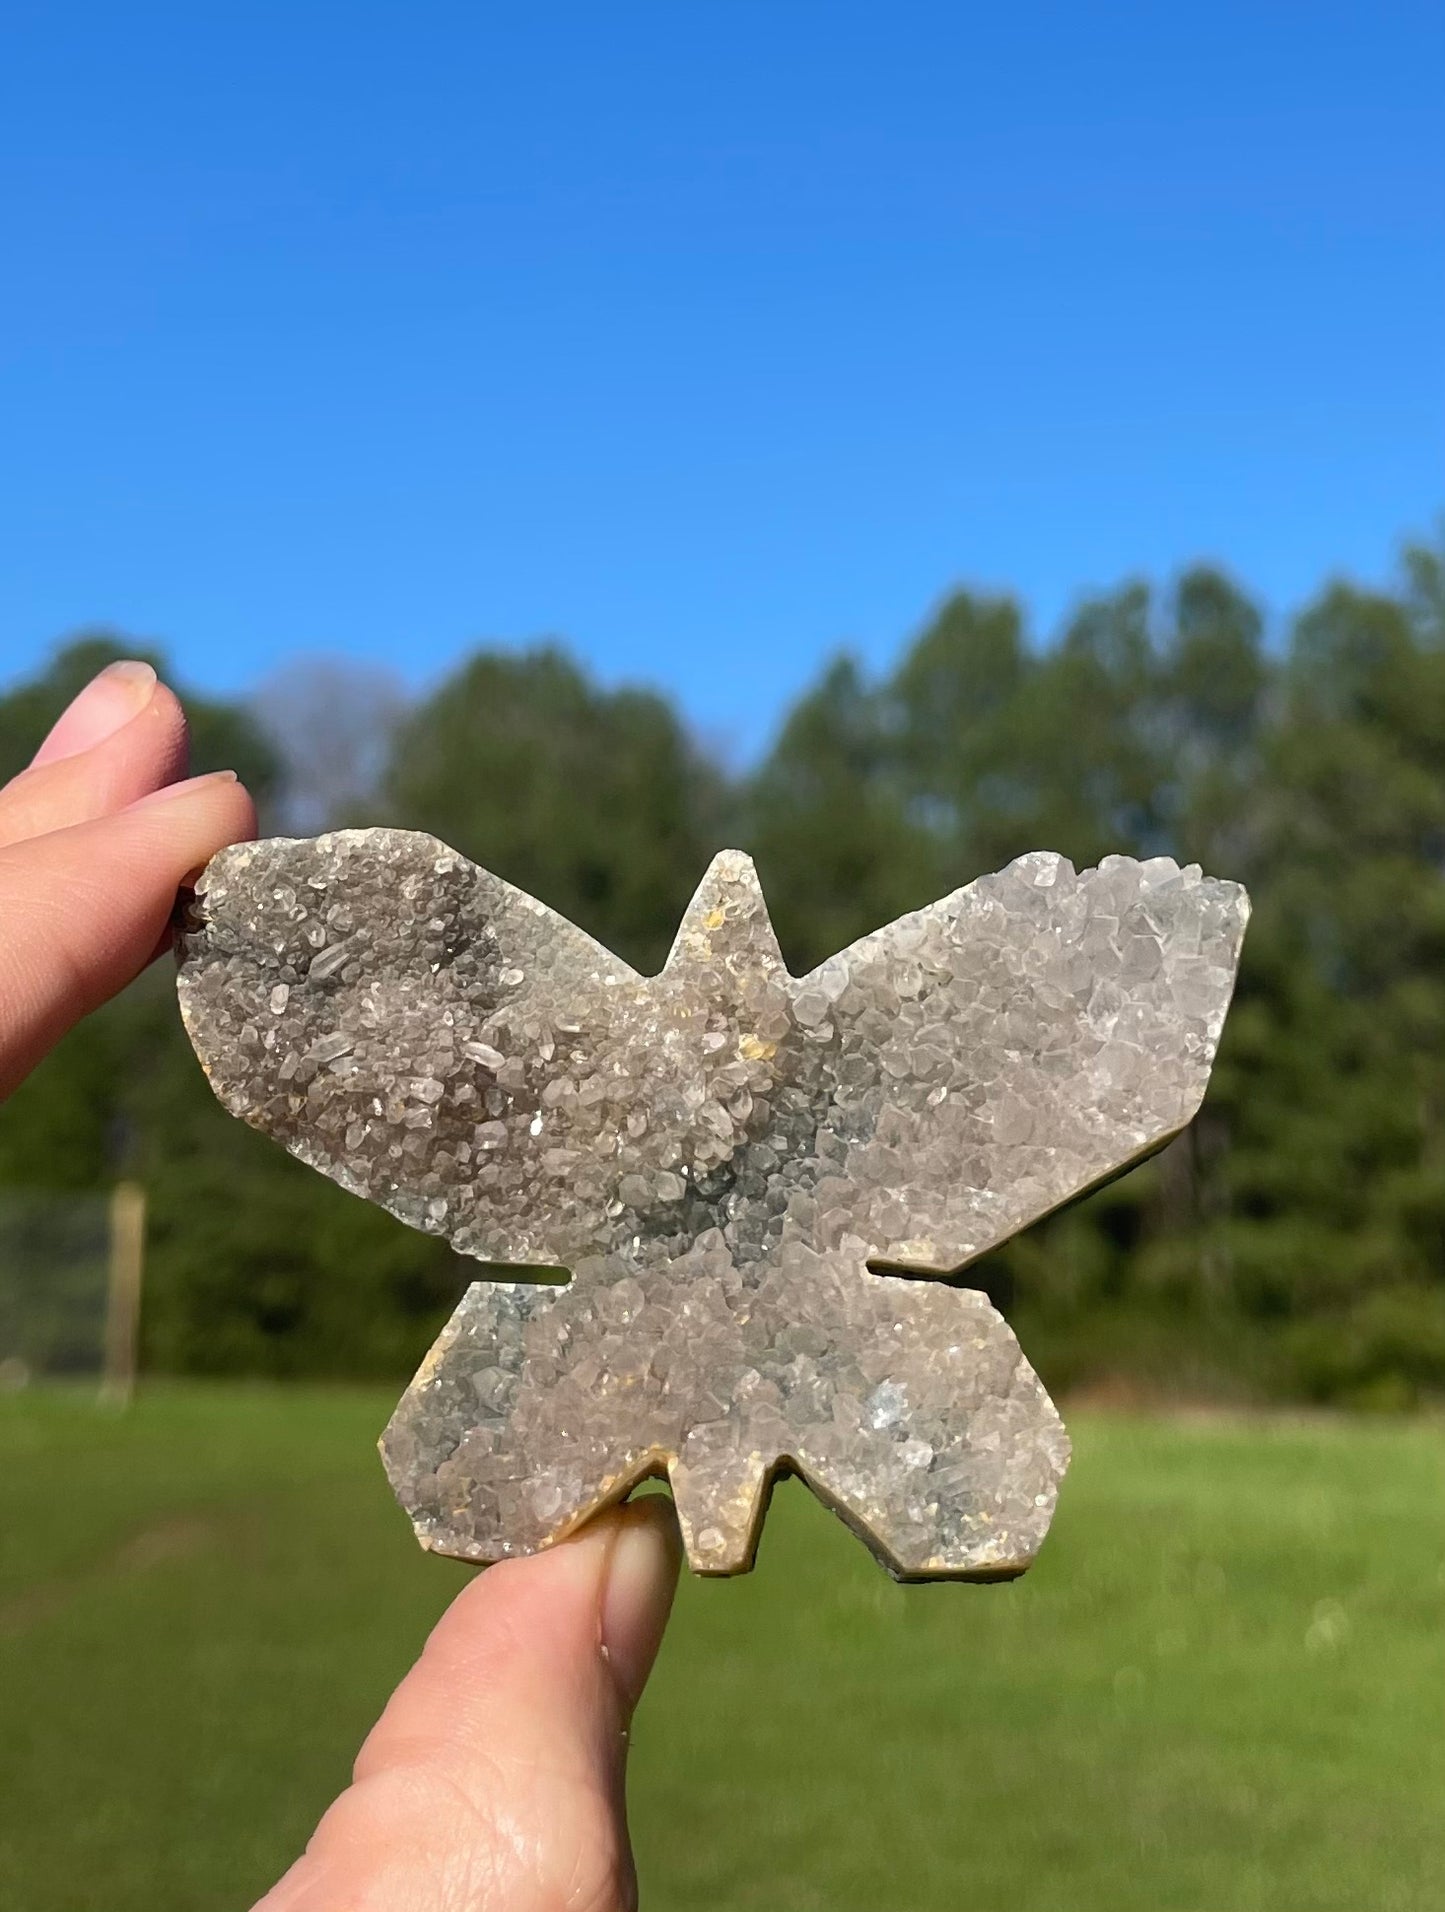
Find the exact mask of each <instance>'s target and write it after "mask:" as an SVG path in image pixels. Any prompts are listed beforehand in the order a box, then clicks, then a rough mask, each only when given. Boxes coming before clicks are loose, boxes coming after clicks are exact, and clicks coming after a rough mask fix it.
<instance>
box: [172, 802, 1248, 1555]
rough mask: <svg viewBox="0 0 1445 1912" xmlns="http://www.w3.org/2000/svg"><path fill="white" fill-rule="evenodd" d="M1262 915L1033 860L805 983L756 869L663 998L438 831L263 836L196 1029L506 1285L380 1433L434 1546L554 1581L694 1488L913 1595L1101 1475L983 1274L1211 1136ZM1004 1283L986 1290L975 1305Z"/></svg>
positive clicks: (208, 1057)
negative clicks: (544, 1555)
mask: <svg viewBox="0 0 1445 1912" xmlns="http://www.w3.org/2000/svg"><path fill="white" fill-rule="evenodd" d="M1247 913H1248V904H1247V900H1246V898H1245V895H1244V892H1243V891H1242V890H1241V889H1240V888H1239V887H1238V886H1237V885H1235V884H1232V883H1224V882H1217V881H1212V880H1209V879H1206V878H1204V877H1202V876H1201V875H1200V873H1199V871H1198V869H1197V868H1194V867H1191V868H1188V869H1185V870H1180V869H1179V868H1178V867H1177V866H1176V865H1175V864H1173V863H1172V862H1170V861H1169V860H1168V859H1165V858H1155V859H1152V860H1151V861H1149V862H1147V863H1142V864H1141V863H1137V862H1134V861H1132V860H1131V859H1129V858H1126V857H1111V858H1108V859H1106V860H1105V862H1104V863H1103V864H1102V865H1101V866H1100V868H1099V869H1097V870H1091V871H1086V872H1083V873H1081V874H1076V873H1075V871H1074V869H1073V868H1072V866H1071V865H1070V864H1069V863H1068V862H1066V861H1065V860H1064V859H1062V858H1060V857H1056V856H1051V855H1046V854H1034V855H1030V856H1025V857H1021V858H1019V859H1018V861H1017V862H1015V863H1013V864H1011V865H1010V866H1009V868H1008V869H1006V870H1004V871H1002V872H1000V873H999V874H997V875H994V876H988V877H984V878H982V879H980V880H979V881H977V882H975V883H972V884H970V885H969V886H968V887H967V888H965V889H961V890H958V891H956V892H955V893H954V894H953V895H951V896H948V897H945V898H944V899H943V900H942V901H940V902H938V903H935V904H932V905H931V906H930V907H928V908H927V909H923V910H919V911H917V912H915V913H914V914H913V915H911V916H906V917H902V918H900V919H899V920H898V921H897V922H895V923H892V924H890V925H888V927H887V928H885V929H882V930H879V931H878V932H877V933H876V934H874V935H872V936H868V937H865V938H864V939H863V940H862V941H861V942H858V943H856V944H854V945H853V946H852V947H851V948H850V949H847V950H845V951H843V952H841V953H840V954H839V955H837V956H834V957H831V958H830V959H829V960H828V962H826V963H824V964H823V965H822V966H821V967H820V968H819V969H817V970H815V971H814V972H813V974H812V975H810V976H807V977H804V978H802V979H801V980H795V979H793V978H792V977H790V976H789V975H788V974H787V972H786V970H785V968H784V966H783V963H782V960H781V957H780V955H779V953H778V948H777V944H776V941H775V938H774V936H773V931H772V927H771V924H770V922H769V919H768V914H767V909H766V906H765V904H764V902H763V898H762V894H761V891H760V889H759V887H758V884H757V879H756V876H755V874H754V872H753V867H752V864H751V863H750V862H749V860H748V859H747V858H746V857H744V856H741V855H739V854H738V853H736V852H732V851H725V852H724V853H723V854H722V855H720V856H719V857H717V858H716V859H715V861H714V863H713V865H712V867H711V868H710V869H709V871H708V873H707V875H706V877H705V878H704V880H703V883H702V885H701V887H700V888H699V890H698V893H697V895H696V897H695V898H694V900H693V903H692V904H691V906H690V907H689V909H688V912H687V915H686V917H685V918H684V921H683V924H682V927H681V929H680V930H679V932H678V937H677V941H676V944H675V945H674V948H673V952H672V955H671V957H670V958H669V960H668V963H667V966H666V967H665V969H664V970H663V972H662V974H661V975H660V976H657V977H654V978H644V977H640V976H638V975H637V974H635V973H634V972H633V971H632V970H630V969H629V968H627V967H626V965H625V964H623V963H621V962H619V961H618V960H617V959H616V958H615V957H614V956H612V955H610V954H609V953H608V952H607V951H606V950H604V949H603V948H601V947H600V946H599V945H598V944H596V943H595V942H593V941H592V940H591V939H590V938H589V937H587V936H586V935H584V934H583V932H582V931H580V930H578V929H576V928H575V927H574V926H573V925H571V924H570V923H567V922H565V921H564V920H563V919H562V918H560V917H558V916H557V915H555V914H554V913H553V912H552V911H550V910H548V909H546V908H545V907H544V906H543V905H542V904H540V903H538V902H536V901H535V900H534V899H533V898H531V897H528V896H526V895H524V894H523V893H522V892H521V891H519V890H516V889H514V888H512V887H511V886H510V885H509V884H507V883H504V882H503V881H502V880H501V879H500V878H498V877H495V876H493V875H491V874H490V873H488V872H487V871H484V870H481V869H478V868H477V867H476V866H475V865H473V864H471V863H469V862H467V861H466V860H465V859H464V858H462V857H461V856H459V855H457V854H456V853H455V852H454V851H451V850H449V849H447V848H446V847H445V846H444V845H443V844H441V843H438V842H437V841H436V840H435V839H433V838H430V837H425V836H420V835H416V834H414V833H411V832H406V831H396V830H368V831H344V832H338V833H335V834H333V835H330V836H323V837H320V838H317V839H314V840H308V841H300V842H292V841H284V840H272V841H268V842H262V843H256V844H246V845H238V846H236V847H235V848H232V849H229V850H226V851H223V852H222V853H221V855H220V856H218V857H217V858H216V859H215V860H214V861H213V862H212V863H211V865H210V866H209V868H208V869H207V871H206V872H205V874H204V876H203V878H202V879H201V881H200V883H199V884H198V886H197V898H196V905H195V908H194V910H193V912H192V917H191V921H190V924H189V926H188V929H187V932H186V934H185V937H184V939H183V950H182V964H181V972H180V995H181V1004H182V1009H183V1012H184V1015H185V1020H186V1025H187V1028H188V1029H189V1031H190V1033H191V1036H192V1039H193V1041H194V1043H195V1046H196V1048H197V1051H198V1053H199V1054H200V1056H201V1059H202V1061H203V1063H204V1065H205V1067H206V1070H207V1073H208V1074H209V1076H210V1078H211V1081H212V1083H213V1085H214V1087H215V1089H216V1092H217V1094H218V1095H219V1096H220V1097H221V1100H222V1101H223V1102H224V1103H225V1105H226V1107H227V1108H228V1109H230V1110H231V1111H232V1113H233V1114H235V1115H238V1116H240V1117H242V1118H243V1119H244V1120H245V1121H247V1122H250V1123H252V1124H253V1125H254V1126H255V1127H257V1128H260V1129H263V1130H265V1131H266V1132H267V1133H268V1134H271V1135H273V1136H275V1137H276V1138H277V1139H278V1140H280V1141H281V1142H283V1143H284V1144H285V1145H286V1146H287V1147H288V1148H289V1149H291V1150H292V1151H293V1152H294V1153H295V1154H296V1155H298V1156H300V1157H301V1158H302V1159H303V1160H304V1161H306V1162H309V1163H311V1164H312V1166H314V1167H316V1168H319V1169H320V1170H322V1171H323V1172H324V1173H325V1174H327V1175H330V1176H332V1177H334V1178H335V1180H337V1181H338V1182H340V1183H341V1184H342V1185H343V1186H344V1187H346V1188H348V1189H350V1190H352V1191H353V1192H354V1193H356V1194H358V1195H364V1196H367V1197H369V1198H370V1199H371V1200H373V1201H376V1202H379V1203H381V1204H382V1206H384V1207H386V1208H388V1209H390V1210H391V1212H392V1213H393V1214H396V1215H398V1216H400V1217H401V1219H402V1220H403V1221H406V1222H408V1223H410V1224H411V1225H412V1226H414V1227H417V1228H422V1229H426V1230H429V1231H430V1232H432V1233H435V1234H440V1235H444V1236H445V1237H446V1238H447V1239H448V1240H449V1241H450V1242H451V1243H452V1244H453V1245H454V1246H455V1247H456V1248H457V1249H458V1250H460V1251H461V1252H462V1253H464V1254H468V1255H473V1256H476V1257H477V1258H479V1259H481V1260H485V1261H489V1262H503V1263H532V1264H535V1265H538V1266H539V1267H546V1268H549V1269H551V1268H557V1267H561V1268H565V1269H567V1270H569V1271H570V1277H571V1278H570V1281H569V1282H568V1283H567V1284H566V1285H565V1286H554V1285H545V1286H544V1285H536V1284H533V1283H529V1282H526V1281H523V1280H517V1281H495V1280H483V1281H478V1282H477V1283H475V1284H474V1285H473V1287H472V1288H471V1289H470V1290H469V1291H468V1293H467V1295H466V1296H465V1298H464V1299H463V1301H462V1303H461V1305H460V1306H459V1307H458V1309H457V1311H456V1313H455V1315H454V1316H453V1318H452V1320H451V1321H450V1322H449V1323H448V1325H447V1327H446V1329H445V1330H444V1331H443V1333H442V1336H441V1337H440V1339H439V1340H438V1342H437V1344H436V1346H435V1347H434V1348H433V1350H432V1351H431V1353H430V1355H429V1356H428V1358H427V1360H426V1362H425V1363H424V1364H423V1366H422V1369H421V1371H420V1372H419V1373H418V1375H417V1377H416V1379H415V1381H414V1382H413V1383H412V1385H411V1387H410V1388H409V1389H408V1391H407V1393H406V1395H405V1396H404V1397H403V1399H402V1402H401V1404H400V1406H399V1408H398V1410H397V1413H396V1415H395V1417H394V1419H393V1420H392V1422H391V1425H390V1426H389V1428H388V1429H387V1432H386V1434H385V1436H384V1438H383V1454H384V1458H385V1461H386V1465H387V1469H388V1472H389V1474H390V1477H391V1479H392V1482H393V1484H394V1486H395V1488H396V1490H397V1493H398V1495H399V1496H400V1498H401V1500H402V1501H403V1504H404V1505H405V1506H406V1507H407V1509H408V1511H409V1512H410V1514H411V1517H412V1519H413V1521H414V1523H415V1525H416V1528H417V1532H418V1534H419V1535H420V1537H421V1539H422V1540H423V1542H424V1543H425V1544H426V1545H427V1546H430V1547H433V1548H435V1549H437V1550H438V1551H441V1552H445V1553H452V1554H457V1555H460V1556H462V1557H464V1558H467V1559H473V1560H494V1559H499V1558H502V1557H504V1556H507V1555H511V1554H519V1553H528V1552H532V1551H535V1550H536V1549H538V1548H539V1547H542V1546H545V1545H547V1544H549V1543H550V1542H551V1541H553V1540H555V1539H557V1538H559V1537H560V1536H561V1535H563V1534H565V1533H567V1532H569V1531H570V1530H571V1529H572V1528H573V1527H575V1526H576V1525H577V1524H578V1522H579V1521H581V1520H582V1519H584V1518H586V1516H587V1515H588V1514H589V1513H591V1512H593V1511H594V1510H595V1509H596V1508H597V1507H599V1506H600V1505H602V1504H604V1503H605V1502H606V1501H608V1500H609V1499H613V1498H616V1497H617V1496H618V1495H619V1494H621V1493H624V1492H625V1491H626V1490H627V1489H628V1488H629V1487H630V1486H631V1485H632V1484H633V1483H635V1481H636V1480H638V1479H639V1478H641V1477H643V1476H644V1475H646V1474H649V1473H655V1472H660V1471H663V1470H666V1472H667V1473H668V1475H669V1476H670V1479H671V1483H672V1488H673V1492H674V1495H675V1498H676V1500H677V1504H678V1511H679V1515H680V1518H681V1521H682V1526H683V1532H684V1538H685V1540H686V1543H687V1548H688V1554H689V1559H690V1561H691V1564H692V1566H693V1567H694V1569H695V1570H697V1571H699V1572H712V1573H729V1572H737V1571H740V1570H743V1569H745V1568H746V1567H747V1566H748V1565H750V1564H751V1559H752V1554H753V1549H754V1546H755V1543H756V1536H757V1529H758V1525H759V1522H760V1520H761V1515H762V1509H763V1507H764V1505H765V1501H766V1494H767V1489H768V1484H769V1482H770V1480H771V1478H772V1476H773V1474H774V1472H775V1470H776V1469H777V1468H778V1466H779V1465H782V1466H785V1467H789V1468H791V1469H792V1470H793V1471H796V1472H798V1473H801V1474H802V1475H803V1476H804V1477H805V1478H806V1479H807V1480H808V1481H809V1482H810V1484H812V1485H813V1487H814V1488H815V1489H816V1491H818V1492H819V1493H820V1494H821V1495H822V1496H823V1497H824V1498H825V1499H826V1500H827V1501H829V1502H830V1503H831V1504H832V1505H834V1506H835V1507H836V1508H837V1509H838V1511H839V1512H840V1513H841V1514H842V1515H843V1517H844V1518H845V1519H846V1520H847V1521H848V1522H849V1524H850V1525H852V1526H853V1527H854V1528H855V1529H856V1530H857V1531H858V1532H859V1533H860V1534H861V1535H862V1536H863V1537H864V1538H865V1539H866V1540H867V1541H868V1542H869V1544H870V1545H871V1546H872V1547H873V1548H874V1550H875V1551H876V1552H877V1553H878V1555H879V1557H880V1558H881V1559H883V1560H884V1562H885V1563H886V1564H887V1565H888V1566H889V1567H890V1568H891V1569H892V1570H893V1571H894V1572H895V1573H898V1574H900V1575H903V1576H906V1577H930V1576H935V1575H964V1576H970V1577H994V1576H999V1575H1004V1574H1009V1573H1014V1572H1018V1571H1020V1570H1021V1569H1022V1568H1023V1567H1024V1566H1026V1565H1027V1563H1028V1561H1029V1560H1030V1559H1031V1558H1032V1556H1033V1554H1034V1553H1035V1552H1036V1550H1037V1548H1038V1546H1039V1544H1040V1542H1041V1541H1042V1538H1043V1536H1044V1533H1045V1532H1046V1531H1047V1527H1048V1523H1049V1519H1050V1517H1051V1515H1052V1511H1053V1506H1054V1499H1055V1495H1056V1492H1057V1488H1058V1483H1059V1480H1060V1478H1061V1476H1062V1473H1063V1470H1064V1467H1065V1465H1066V1463H1067V1455H1068V1447H1067V1440H1066V1437H1065V1435H1064V1431H1063V1428H1062V1425H1061V1423H1060V1421H1059V1418H1058V1416H1057V1414H1056V1412H1055V1411H1054V1408H1053V1405H1052V1403H1051V1402H1050V1401H1049V1399H1048V1396H1047V1395H1046V1394H1045V1392H1044V1390H1043V1388H1042V1387H1041V1386H1040V1384H1039V1382H1038V1380H1037V1378H1036V1376H1035V1375H1034V1373H1033V1370H1032V1369H1031V1368H1030V1367H1029V1365H1028V1363H1027V1362H1026V1361H1025V1359H1024V1357H1023V1355H1022V1353H1021V1351H1020V1349H1019V1347H1018V1343H1017V1342H1016V1340H1015V1338H1014V1336H1013V1334H1012V1332H1011V1331H1010V1329H1009V1328H1008V1326H1007V1325H1006V1324H1005V1323H1004V1322H1003V1321H1002V1319H1001V1318H1000V1317H999V1316H998V1314H997V1313H996V1312H995V1311H994V1309H993V1308H992V1307H991V1306H990V1305H989V1303H988V1302H987V1300H986V1299H985V1298H984V1297H983V1296H982V1295H981V1294H979V1293H977V1292H976V1291H972V1290H970V1289H968V1288H967V1287H966V1286H960V1285H948V1284H947V1283H946V1282H945V1281H942V1280H937V1281H930V1280H925V1279H909V1278H905V1277H904V1275H903V1274H890V1273H888V1272H886V1271H884V1270H880V1269H877V1268H870V1266H869V1264H870V1262H872V1263H874V1264H884V1265H885V1267H886V1266H887V1265H891V1266H892V1267H894V1268H898V1269H906V1270H909V1271H912V1272H914V1273H925V1272H926V1273H932V1274H936V1275H940V1276H943V1275H947V1274H948V1273H950V1272H952V1271H957V1270H960V1269H962V1268H965V1267H966V1264H967V1263H968V1262H969V1261H971V1260H972V1259H974V1258H976V1257H977V1256H979V1255H981V1254H984V1253H986V1252H987V1251H988V1250H989V1249H991V1248H994V1247H996V1246H998V1245H999V1244H1000V1243H1001V1242H1003V1241H1005V1240H1007V1239H1008V1237H1009V1236H1011V1235H1012V1234H1014V1233H1015V1232H1016V1231H1017V1230H1018V1229H1020V1228H1022V1227H1025V1226H1027V1225H1028V1224H1029V1223H1030V1222H1032V1221H1034V1220H1036V1219H1038V1218H1039V1217H1040V1216H1042V1215H1045V1214H1047V1213H1048V1212H1049V1211H1050V1210H1052V1209H1054V1208H1056V1207H1058V1206H1059V1205H1060V1204H1061V1203H1063V1202H1065V1201H1068V1200H1069V1199H1070V1198H1072V1197H1073V1196H1075V1195H1077V1194H1079V1193H1080V1192H1082V1191H1083V1190H1085V1189H1087V1188H1089V1187H1091V1186H1093V1185H1094V1184H1096V1183H1098V1182H1100V1181H1101V1180H1104V1179H1106V1178H1107V1177H1108V1176H1110V1175H1111V1174H1113V1173H1115V1172H1116V1171H1117V1170H1119V1169H1120V1168H1122V1167H1124V1166H1126V1165H1127V1164H1128V1163H1129V1162H1131V1161H1133V1160H1136V1159H1137V1158H1138V1157H1139V1156H1141V1155H1142V1154H1144V1153H1146V1152H1148V1151H1149V1150H1150V1149H1152V1148H1154V1147H1156V1146H1157V1145H1158V1144H1160V1143H1161V1142H1163V1141H1165V1140H1167V1139H1168V1137H1169V1136H1171V1135H1173V1134H1175V1133H1177V1131H1178V1130H1179V1129H1180V1128H1182V1127H1183V1126H1184V1124H1185V1123H1186V1122H1188V1120H1189V1119H1190V1117H1191V1116H1192V1115H1193V1113H1194V1111H1195V1109H1196V1108H1197V1107H1198V1104H1199V1101H1200V1099H1201V1097H1202V1095H1203V1093H1204V1088H1205V1085H1206V1082H1207V1080H1208V1075H1209V1069H1210V1065H1211V1063H1212V1061H1213V1058H1214V1052H1215V1047H1216V1045H1217V1042H1218V1039H1219V1034H1220V1030H1221V1027H1222V1024H1223V1020H1224V1015H1225V1011H1226V1008H1227V1006H1228V1002H1229V997H1230V993H1231V990H1232V988H1233V982H1234V975H1235V969H1236V965H1237V962H1238V956H1239V948H1240V942H1241V939H1242V936H1243V931H1244V924H1245V920H1246V916H1247ZM965 1279H966V1277H965Z"/></svg>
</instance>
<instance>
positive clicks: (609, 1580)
mask: <svg viewBox="0 0 1445 1912" xmlns="http://www.w3.org/2000/svg"><path fill="white" fill-rule="evenodd" d="M615 1518H616V1520H617V1523H618V1533H617V1538H616V1539H615V1540H614V1541H613V1543H612V1551H611V1553H610V1554H609V1555H608V1560H607V1577H606V1579H605V1581H604V1582H603V1587H602V1611H601V1621H602V1648H603V1651H604V1653H605V1654H606V1656H607V1663H608V1665H609V1666H610V1667H611V1669H612V1677H613V1679H614V1680H615V1681H616V1682H617V1688H618V1691H619V1693H620V1694H621V1696H622V1703H623V1705H624V1706H625V1707H626V1708H627V1710H628V1712H631V1710H632V1708H633V1707H634V1706H636V1704H637V1702H638V1700H639V1698H640V1697H641V1695H642V1689H643V1687H644V1686H645V1685H646V1684H647V1676H648V1674H649V1673H650V1672H651V1671H652V1663H653V1661H654V1660H655V1659H656V1658H657V1649H658V1647H659V1646H660V1645H661V1644H662V1633H663V1628H664V1627H665V1626H666V1625H667V1616H668V1614H669V1613H670V1612H671V1610H672V1596H673V1594H674V1593H675V1592H676V1590H677V1571H678V1567H679V1565H680V1563H681V1560H682V1538H681V1535H680V1534H679V1532H678V1527H677V1516H676V1514H674V1512H673V1510H672V1502H671V1501H670V1500H668V1499H667V1498H666V1497H665V1496H664V1495H661V1494H649V1495H647V1496H646V1497H645V1498H644V1499H642V1500H636V1501H632V1502H630V1503H629V1504H628V1505H627V1506H626V1507H623V1508H621V1509H619V1511H618V1513H617V1515H616V1516H615Z"/></svg>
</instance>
